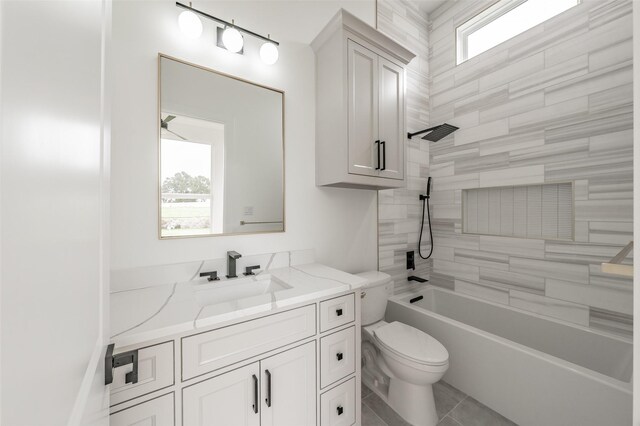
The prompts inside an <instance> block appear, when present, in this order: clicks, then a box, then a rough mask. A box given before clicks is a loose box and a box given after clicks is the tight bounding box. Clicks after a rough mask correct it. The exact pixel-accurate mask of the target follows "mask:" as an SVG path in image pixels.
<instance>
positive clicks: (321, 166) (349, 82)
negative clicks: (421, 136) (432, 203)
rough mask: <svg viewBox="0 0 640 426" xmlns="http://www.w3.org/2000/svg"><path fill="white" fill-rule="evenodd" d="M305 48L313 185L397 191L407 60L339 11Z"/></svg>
mask: <svg viewBox="0 0 640 426" xmlns="http://www.w3.org/2000/svg"><path fill="white" fill-rule="evenodd" d="M312 46H313V48H314V51H315V53H316V184H317V185H319V186H337V187H349V188H364V189H385V188H398V187H403V186H405V170H404V164H405V143H404V142H405V138H406V126H405V104H406V102H405V66H406V65H407V64H408V63H409V61H410V60H411V59H412V58H413V57H414V56H415V55H414V54H413V53H411V52H409V51H408V50H407V49H405V48H404V47H402V46H401V45H400V44H398V43H396V42H395V41H393V40H391V39H390V38H389V37H387V36H385V35H383V34H382V33H380V32H378V31H377V30H375V29H374V28H372V27H370V26H368V25H367V24H365V23H364V22H362V21H360V20H358V19H357V18H355V17H354V16H353V15H351V14H349V13H348V12H346V11H344V10H341V11H340V12H339V13H338V14H337V15H336V16H335V17H334V18H333V20H332V21H331V22H330V23H329V24H328V25H327V26H326V27H325V29H324V30H323V31H322V32H321V33H320V34H319V35H318V36H317V37H316V39H315V40H314V41H313V43H312Z"/></svg>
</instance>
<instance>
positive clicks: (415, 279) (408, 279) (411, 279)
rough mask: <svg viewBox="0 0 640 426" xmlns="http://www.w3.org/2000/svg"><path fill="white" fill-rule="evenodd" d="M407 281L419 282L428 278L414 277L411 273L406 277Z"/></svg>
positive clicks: (423, 281)
mask: <svg viewBox="0 0 640 426" xmlns="http://www.w3.org/2000/svg"><path fill="white" fill-rule="evenodd" d="M407 281H417V282H419V283H426V282H428V281H429V280H425V279H424V278H420V277H416V276H414V275H411V276H410V277H408V278H407Z"/></svg>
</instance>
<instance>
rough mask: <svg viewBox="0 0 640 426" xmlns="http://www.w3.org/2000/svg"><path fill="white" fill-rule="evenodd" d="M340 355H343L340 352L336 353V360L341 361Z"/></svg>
mask: <svg viewBox="0 0 640 426" xmlns="http://www.w3.org/2000/svg"><path fill="white" fill-rule="evenodd" d="M342 357H343V355H342V352H338V353H337V354H336V358H338V361H342Z"/></svg>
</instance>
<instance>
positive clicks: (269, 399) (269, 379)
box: [264, 370, 271, 407]
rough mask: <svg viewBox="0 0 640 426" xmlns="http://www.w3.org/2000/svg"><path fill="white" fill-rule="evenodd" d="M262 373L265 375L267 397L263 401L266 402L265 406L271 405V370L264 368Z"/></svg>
mask: <svg viewBox="0 0 640 426" xmlns="http://www.w3.org/2000/svg"><path fill="white" fill-rule="evenodd" d="M264 374H266V376H267V398H266V399H265V402H266V403H267V407H271V372H270V371H269V370H264Z"/></svg>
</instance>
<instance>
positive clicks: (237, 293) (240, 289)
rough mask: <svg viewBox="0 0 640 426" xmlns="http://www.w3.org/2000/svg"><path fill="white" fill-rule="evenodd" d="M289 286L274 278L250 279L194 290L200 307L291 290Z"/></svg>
mask: <svg viewBox="0 0 640 426" xmlns="http://www.w3.org/2000/svg"><path fill="white" fill-rule="evenodd" d="M289 288H291V287H289V286H288V285H286V284H285V283H283V282H282V281H280V280H277V279H276V278H274V277H264V278H262V279H258V280H256V281H254V280H252V279H248V278H238V279H237V280H228V281H212V282H210V283H207V284H199V285H196V286H195V288H194V292H195V296H196V301H197V303H198V305H200V306H209V305H216V304H218V303H224V302H229V301H232V300H240V299H246V298H248V297H253V296H260V295H264V294H270V293H275V292H278V291H281V290H286V289H289Z"/></svg>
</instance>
